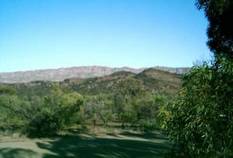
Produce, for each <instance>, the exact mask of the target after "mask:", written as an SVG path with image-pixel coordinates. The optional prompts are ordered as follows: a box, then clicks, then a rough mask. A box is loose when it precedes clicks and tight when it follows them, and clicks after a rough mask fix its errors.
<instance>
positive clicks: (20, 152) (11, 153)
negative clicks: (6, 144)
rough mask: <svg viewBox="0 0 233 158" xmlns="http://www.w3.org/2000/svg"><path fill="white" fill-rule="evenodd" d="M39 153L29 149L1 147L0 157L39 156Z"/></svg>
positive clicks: (23, 157) (20, 157)
mask: <svg viewBox="0 0 233 158" xmlns="http://www.w3.org/2000/svg"><path fill="white" fill-rule="evenodd" d="M38 157H39V155H38V154H37V153H36V152H34V151H32V150H28V149H19V148H2V149H0V158H38Z"/></svg>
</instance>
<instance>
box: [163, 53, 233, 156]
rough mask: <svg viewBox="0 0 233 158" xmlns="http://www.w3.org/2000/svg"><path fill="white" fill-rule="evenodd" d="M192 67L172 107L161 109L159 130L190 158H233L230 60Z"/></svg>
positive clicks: (221, 58)
mask: <svg viewBox="0 0 233 158" xmlns="http://www.w3.org/2000/svg"><path fill="white" fill-rule="evenodd" d="M217 60H218V61H220V63H219V64H218V65H217V66H216V65H213V66H211V65H208V64H203V65H201V66H196V67H194V68H193V69H192V70H191V71H190V72H189V73H188V74H187V75H186V76H185V77H184V83H183V88H182V90H181V91H180V94H179V97H178V98H177V99H176V101H175V102H174V104H170V105H167V106H166V107H163V109H162V110H161V116H162V117H164V119H165V121H164V122H163V127H165V128H166V130H167V131H168V134H169V136H170V137H171V138H172V139H173V140H174V141H175V142H177V143H179V144H180V145H181V147H182V149H183V151H184V152H185V153H186V154H187V155H189V156H190V157H232V156H233V142H232V140H233V137H232V136H233V115H232V114H233V105H232V100H233V88H232V87H233V61H232V60H231V59H229V58H226V57H219V58H218V59H217Z"/></svg>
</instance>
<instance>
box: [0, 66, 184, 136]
mask: <svg viewBox="0 0 233 158" xmlns="http://www.w3.org/2000/svg"><path fill="white" fill-rule="evenodd" d="M179 86H180V78H179V76H177V75H175V74H171V73H167V72H162V71H158V70H153V69H149V70H146V71H144V72H142V73H141V74H138V75H137V74H133V73H128V72H118V73H115V74H112V75H109V76H105V77H100V78H92V79H86V80H81V81H80V80H79V79H77V80H75V79H72V80H66V81H64V82H45V81H36V82H30V83H21V84H9V85H7V84H2V85H1V87H0V109H1V115H0V122H1V123H0V128H1V130H2V131H13V132H14V131H19V132H22V133H25V134H27V135H29V136H50V135H54V134H56V133H58V132H59V131H63V130H66V129H69V128H71V127H73V126H75V125H81V126H82V127H85V126H89V125H91V126H93V127H95V126H97V125H103V126H109V125H111V124H117V125H119V126H121V127H122V128H136V129H138V130H142V131H152V130H154V129H156V128H159V118H158V113H159V109H160V107H161V106H162V105H165V104H167V103H168V102H170V101H171V100H172V98H173V95H174V93H175V92H176V91H177V90H178V88H179Z"/></svg>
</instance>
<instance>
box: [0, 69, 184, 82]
mask: <svg viewBox="0 0 233 158" xmlns="http://www.w3.org/2000/svg"><path fill="white" fill-rule="evenodd" d="M155 68H156V69H159V70H163V71H168V72H171V73H176V74H182V73H184V72H187V71H188V68H168V67H155ZM143 70H144V68H140V69H134V68H129V67H121V68H110V67H103V66H83V67H70V68H59V69H45V70H35V71H19V72H9V73H0V82H1V83H22V82H31V81H39V80H43V81H63V80H64V79H67V78H91V77H100V76H106V75H110V74H112V73H115V72H118V71H129V72H133V73H140V72H142V71H143Z"/></svg>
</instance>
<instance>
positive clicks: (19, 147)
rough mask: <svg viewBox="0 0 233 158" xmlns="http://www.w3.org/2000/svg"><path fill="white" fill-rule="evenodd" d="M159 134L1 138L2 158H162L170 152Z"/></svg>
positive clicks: (123, 132)
mask: <svg viewBox="0 0 233 158" xmlns="http://www.w3.org/2000/svg"><path fill="white" fill-rule="evenodd" d="M170 146H171V145H170V144H169V143H168V140H167V139H166V138H165V137H163V136H162V135H161V134H159V132H157V133H153V134H142V133H136V132H133V131H121V132H120V133H118V134H108V133H105V134H99V135H90V134H79V135H66V136H58V137H55V138H43V139H29V138H12V137H0V158H64V157H69V158H74V157H77V158H95V157H97V158H131V157H132V158H157V157H158V158H159V157H163V156H164V153H167V152H169V149H170Z"/></svg>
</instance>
